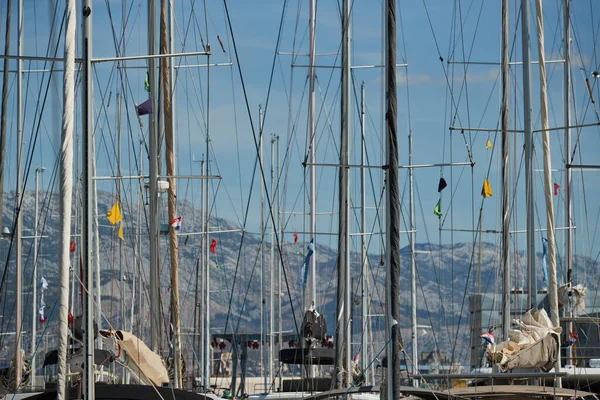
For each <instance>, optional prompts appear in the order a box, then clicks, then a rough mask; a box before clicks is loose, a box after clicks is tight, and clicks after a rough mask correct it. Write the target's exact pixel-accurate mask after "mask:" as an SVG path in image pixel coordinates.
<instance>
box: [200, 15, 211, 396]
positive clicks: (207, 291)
mask: <svg viewBox="0 0 600 400" xmlns="http://www.w3.org/2000/svg"><path fill="white" fill-rule="evenodd" d="M205 5H206V3H205ZM204 20H205V21H204V22H205V25H206V33H205V37H206V48H205V49H204V50H205V51H206V53H207V54H206V150H205V151H206V162H205V164H204V168H205V175H206V179H205V180H204V181H205V185H204V228H205V229H204V237H205V242H204V243H205V246H204V255H205V259H204V268H205V273H204V278H205V279H204V312H205V320H204V324H205V325H204V332H205V334H204V363H203V367H204V371H203V374H202V376H203V377H204V381H205V383H204V387H205V388H207V389H208V388H210V366H211V365H212V360H211V347H210V341H211V335H210V251H209V247H208V246H209V243H210V209H209V206H210V180H209V179H208V176H209V173H210V55H211V53H210V43H209V41H208V21H207V19H206V10H204Z"/></svg>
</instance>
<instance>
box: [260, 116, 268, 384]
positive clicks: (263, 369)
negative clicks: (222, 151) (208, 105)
mask: <svg viewBox="0 0 600 400" xmlns="http://www.w3.org/2000/svg"><path fill="white" fill-rule="evenodd" d="M258 146H259V155H258V157H259V160H258V165H259V168H260V169H261V171H262V170H263V169H264V168H263V167H264V156H263V110H262V107H261V106H258ZM259 175H260V177H261V178H260V341H261V348H260V366H261V374H262V377H263V387H264V388H265V389H266V388H267V379H268V378H267V367H266V365H265V362H266V361H267V358H268V354H267V347H266V345H267V341H266V340H265V338H266V329H267V327H266V315H265V314H266V309H265V305H266V304H265V303H266V299H265V282H266V278H265V274H266V270H265V181H264V179H262V176H263V174H262V172H260V173H259Z"/></svg>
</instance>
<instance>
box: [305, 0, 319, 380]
mask: <svg viewBox="0 0 600 400" xmlns="http://www.w3.org/2000/svg"><path fill="white" fill-rule="evenodd" d="M308 13H309V16H308V159H309V163H310V166H309V167H308V168H309V176H310V179H309V185H310V188H309V194H308V196H309V199H308V200H309V203H310V204H309V224H308V232H309V233H308V234H309V238H308V241H310V240H311V239H312V240H313V248H314V249H315V251H316V249H317V243H316V242H317V241H316V240H315V233H316V231H317V218H316V213H317V198H316V196H317V193H316V173H315V172H316V171H315V166H314V163H315V144H316V140H315V135H316V126H315V55H316V54H315V53H316V48H315V28H316V27H315V14H316V0H309V5H308ZM307 267H308V268H309V270H310V291H311V292H310V296H307V295H305V304H304V308H308V307H309V306H310V305H311V304H312V305H314V304H316V303H317V283H316V280H317V273H316V269H317V256H316V254H313V256H312V257H311V259H310V265H309V266H308V265H307ZM310 370H311V371H310V377H311V378H312V377H313V373H314V371H313V368H311V369H310Z"/></svg>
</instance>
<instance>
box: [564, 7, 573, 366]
mask: <svg viewBox="0 0 600 400" xmlns="http://www.w3.org/2000/svg"><path fill="white" fill-rule="evenodd" d="M570 5H571V2H570V0H563V21H564V22H563V29H564V33H563V38H564V39H563V40H564V58H565V64H564V71H563V74H564V79H563V84H564V89H563V91H564V112H565V116H564V125H565V188H564V190H563V194H564V196H565V226H566V227H567V230H566V231H565V264H566V267H567V285H569V291H570V290H571V287H572V278H573V277H572V274H573V248H572V243H573V242H572V235H573V232H572V230H571V229H572V223H571V168H569V167H566V166H567V165H568V164H570V157H571V129H569V125H571V51H570V50H571V36H570V34H571V19H570V11H569V10H570ZM572 300H573V296H569V316H570V317H573V307H572ZM573 328H574V327H573V323H572V322H569V323H568V324H567V330H568V331H571V332H572V331H573ZM568 334H569V332H567V335H568ZM572 349H573V346H572V345H571V347H570V349H569V351H568V357H567V365H573V354H572Z"/></svg>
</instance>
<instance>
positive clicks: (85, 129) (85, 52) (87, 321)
mask: <svg viewBox="0 0 600 400" xmlns="http://www.w3.org/2000/svg"><path fill="white" fill-rule="evenodd" d="M73 7H74V6H73ZM73 14H74V13H73ZM91 14H92V8H91V0H83V37H82V40H81V43H82V46H83V49H82V52H81V54H82V58H83V60H82V63H81V68H82V77H81V82H82V84H81V88H82V90H83V93H82V96H81V97H82V102H83V113H82V118H81V119H82V133H81V138H82V140H81V145H82V147H81V154H82V163H81V164H82V181H83V185H82V189H83V190H82V195H83V201H82V203H83V218H82V220H83V223H82V227H81V255H82V265H83V276H82V282H83V287H84V296H83V332H84V334H83V352H84V365H85V368H84V372H83V379H82V381H83V392H84V393H85V398H86V399H94V398H95V397H94V389H95V388H94V358H93V355H94V308H93V304H94V302H93V301H92V300H91V298H90V295H89V293H91V291H92V287H93V285H94V275H93V273H92V262H91V261H92V260H91V257H90V254H91V251H90V250H91V244H92V243H91V241H92V211H93V196H92V195H93V192H92V190H91V189H92V179H93V175H92V163H91V156H90V155H91V154H92V152H93V151H94V146H93V144H92V141H93V137H94V136H93V129H94V127H93V116H92V96H93V95H92V62H91V58H92V16H91ZM73 29H74V28H73ZM73 68H74V65H70V66H69V67H67V66H66V65H65V74H66V73H67V71H69V73H71V71H72V70H73ZM71 82H73V81H71ZM71 84H72V83H71ZM65 85H66V83H65ZM65 91H66V89H65ZM69 198H70V197H69ZM69 212H70V210H69ZM68 243H69V242H66V243H65V245H64V246H63V248H62V251H67V250H68V247H66V246H67V245H68ZM63 267H64V265H63ZM65 337H66V335H65Z"/></svg>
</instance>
